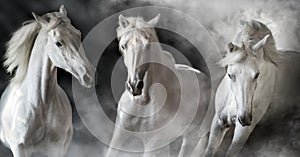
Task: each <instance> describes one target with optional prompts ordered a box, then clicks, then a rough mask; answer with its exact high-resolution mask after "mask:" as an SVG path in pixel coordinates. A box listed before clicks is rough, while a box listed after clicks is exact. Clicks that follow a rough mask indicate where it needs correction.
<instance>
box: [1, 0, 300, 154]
mask: <svg viewBox="0 0 300 157" xmlns="http://www.w3.org/2000/svg"><path fill="white" fill-rule="evenodd" d="M299 3H300V2H298V1H297V0H295V1H291V0H288V1H281V0H276V1H272V0H266V1H252V2H251V3H250V2H246V1H225V2H224V1H222V2H219V1H214V0H213V1H209V2H208V1H202V0H200V1H197V0H194V1H192V0H188V1H185V0H177V1H172V0H171V1H159V0H154V1H144V0H139V1H133V0H121V1H117V0H80V1H75V0H53V1H49V0H28V1H22V0H13V1H10V0H1V1H0V57H1V61H0V62H1V63H3V54H4V53H5V44H6V42H7V41H8V40H9V39H10V37H11V34H12V33H13V32H14V31H15V30H17V29H18V28H19V27H21V25H22V23H23V22H24V21H26V20H31V19H32V15H31V12H32V11H34V12H36V13H38V14H39V15H42V14H44V13H46V12H50V11H54V10H58V8H59V6H60V5H61V4H64V5H65V7H66V9H67V10H68V16H69V17H70V19H71V20H72V23H73V25H74V26H75V27H76V28H78V29H79V30H81V32H82V36H83V38H84V37H85V36H86V35H87V34H88V32H89V31H90V30H91V29H92V28H93V27H94V26H95V25H96V24H98V23H99V22H100V21H102V20H103V19H105V18H106V17H109V16H110V15H112V14H114V13H117V12H119V11H122V10H124V9H128V8H132V7H137V6H148V5H158V6H166V7H170V8H175V9H178V10H181V11H183V12H185V13H187V14H189V15H191V16H193V17H194V18H195V19H197V20H198V21H199V22H200V23H201V24H203V26H204V27H205V28H206V29H207V30H208V31H209V32H210V34H211V35H212V37H213V39H214V40H215V42H216V43H217V45H218V47H219V49H220V50H221V51H223V47H224V45H225V43H227V42H228V41H231V40H232V39H234V37H235V34H236V31H237V30H238V29H239V28H238V24H237V23H238V22H237V21H238V20H240V19H244V18H245V19H249V18H250V19H258V20H261V21H263V22H264V23H269V25H268V26H269V27H270V29H271V30H272V32H273V33H274V37H275V40H276V42H277V46H278V47H279V49H281V50H284V51H285V52H283V61H282V64H281V67H280V68H279V71H280V72H279V74H278V81H277V86H276V91H275V93H274V98H273V101H272V105H271V107H270V114H268V115H266V116H265V118H264V119H263V121H262V122H261V123H260V124H259V125H258V126H257V127H256V129H255V130H254V132H253V133H252V135H251V136H250V138H249V140H248V143H247V145H246V146H245V148H244V150H243V152H242V156H289V157H290V156H299V155H300V114H299V113H300V106H299V105H300V54H299V53H298V52H295V51H300V46H299V35H300V31H298V30H300V29H299V28H300V24H299V20H300V19H299V17H300V16H299V15H300V14H299V10H300V5H299ZM170 18H172V17H170ZM178 27H182V26H178ZM113 29H115V28H113ZM182 29H184V27H183V28H182ZM191 31H197V30H191ZM164 33H166V32H165V31H158V35H159V37H160V39H161V41H165V42H166V44H168V45H171V46H174V47H176V46H177V49H179V50H189V51H193V49H190V48H187V47H186V46H185V44H182V43H179V42H178V40H180V41H182V40H181V39H178V38H179V36H178V35H173V36H170V37H169V38H168V39H166V38H165V39H164V37H165V35H164ZM167 34H168V33H167ZM169 34H170V33H169ZM176 41H177V42H176ZM116 44H117V42H116V41H115V42H114V43H112V47H111V49H109V48H108V50H109V51H117V49H116V47H115V46H116ZM187 44H188V43H187ZM114 45H115V46H114ZM287 50H292V51H287ZM182 52H184V51H182ZM193 54H196V52H195V53H190V54H188V55H187V58H193V57H194V56H192V55H193ZM118 57H120V55H119V53H118V52H115V53H114V54H112V55H111V56H108V57H107V59H108V60H109V59H111V60H115V59H117V58H118ZM198 58H200V60H201V56H200V57H199V56H198ZM190 62H191V64H192V65H193V66H194V67H196V68H200V69H201V68H202V69H203V70H204V71H205V68H203V65H197V63H196V62H195V61H193V60H190ZM8 79H9V76H8V75H7V74H6V73H5V70H4V68H3V66H2V65H1V69H0V93H2V92H3V90H4V89H5V87H6V85H7V84H8ZM58 79H59V84H60V85H61V86H62V87H63V88H64V89H65V91H66V93H67V94H68V96H69V98H70V100H71V102H72V105H73V97H72V88H71V85H72V77H71V75H70V74H67V73H65V72H64V71H63V70H59V71H58ZM111 104H112V105H114V107H113V108H115V107H116V104H115V102H111ZM111 116H112V115H111ZM112 117H113V116H112ZM73 124H74V137H73V141H72V144H71V145H70V148H69V152H68V154H67V156H68V157H81V156H82V157H83V156H84V157H95V156H101V154H102V152H103V151H104V150H105V148H106V146H105V145H104V144H102V143H101V142H100V141H98V140H97V139H96V138H94V137H93V136H92V135H91V134H90V133H89V132H88V131H87V129H86V128H85V126H84V125H83V124H82V122H81V120H80V119H79V117H78V114H77V112H76V109H75V108H74V105H73ZM229 136H230V133H229ZM229 139H230V138H226V139H225V143H226V142H230V141H229ZM225 147H226V146H223V149H225ZM223 149H221V151H223ZM0 156H1V157H2V156H3V157H4V156H12V155H11V153H10V150H9V149H7V148H5V147H4V146H2V145H1V144H0ZM36 156H40V155H39V154H38V155H36Z"/></svg>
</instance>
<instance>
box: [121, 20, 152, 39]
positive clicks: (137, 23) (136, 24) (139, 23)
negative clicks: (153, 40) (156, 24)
mask: <svg viewBox="0 0 300 157" xmlns="http://www.w3.org/2000/svg"><path fill="white" fill-rule="evenodd" d="M126 20H127V21H128V22H129V24H128V26H127V27H125V28H123V27H121V26H119V27H118V28H117V36H118V38H120V37H121V36H123V35H126V34H128V32H130V31H132V30H136V29H143V28H150V27H153V26H150V25H149V24H148V23H147V22H146V21H145V20H144V19H143V18H142V17H140V16H139V17H126ZM143 32H144V33H146V35H147V36H149V38H150V33H147V32H148V31H143Z"/></svg>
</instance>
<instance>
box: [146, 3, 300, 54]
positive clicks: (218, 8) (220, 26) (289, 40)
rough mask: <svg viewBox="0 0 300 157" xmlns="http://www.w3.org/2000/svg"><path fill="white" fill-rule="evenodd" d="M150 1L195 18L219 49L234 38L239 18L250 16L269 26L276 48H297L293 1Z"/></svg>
mask: <svg viewBox="0 0 300 157" xmlns="http://www.w3.org/2000/svg"><path fill="white" fill-rule="evenodd" d="M151 3H152V4H155V5H159V6H161V5H162V6H166V7H171V8H174V9H178V10H180V11H182V12H184V13H187V14H189V15H191V16H192V17H194V18H195V19H197V20H198V21H199V22H200V23H201V24H203V25H204V27H205V28H207V29H208V31H209V32H210V33H211V34H212V36H213V37H214V39H215V40H216V42H217V45H218V46H219V48H220V50H223V49H224V45H225V43H227V42H229V41H232V40H234V38H235V36H236V34H237V32H238V30H239V29H240V28H239V22H240V20H250V19H255V20H258V21H260V22H263V23H265V24H266V25H267V26H268V27H269V28H270V29H271V31H272V32H273V34H274V38H275V40H276V43H277V47H278V48H279V49H285V50H296V51H299V50H300V46H299V35H300V32H299V31H298V30H299V28H300V25H299V24H300V23H299V17H300V3H299V1H297V0H286V1H285V0H264V1H261V0H254V1H246V0H227V1H219V0H209V1H208V0H163V1H162V0H153V1H151ZM182 29H184V28H182Z"/></svg>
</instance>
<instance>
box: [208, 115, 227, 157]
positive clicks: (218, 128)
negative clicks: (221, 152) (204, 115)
mask: <svg viewBox="0 0 300 157" xmlns="http://www.w3.org/2000/svg"><path fill="white" fill-rule="evenodd" d="M228 129H229V128H228V127H227V126H226V125H225V124H223V123H221V122H220V121H219V118H218V116H217V115H216V114H215V116H214V119H213V121H212V125H211V129H210V136H209V140H208V145H207V148H206V150H205V153H204V155H203V156H204V157H212V156H214V155H215V154H216V152H217V149H218V148H219V147H220V145H221V143H222V141H223V138H224V135H225V134H226V132H227V131H228Z"/></svg>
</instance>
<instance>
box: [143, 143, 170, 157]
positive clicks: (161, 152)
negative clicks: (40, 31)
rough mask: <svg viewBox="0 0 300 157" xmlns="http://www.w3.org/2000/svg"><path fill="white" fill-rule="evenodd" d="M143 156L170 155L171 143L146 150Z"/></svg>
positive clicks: (160, 156) (161, 156)
mask: <svg viewBox="0 0 300 157" xmlns="http://www.w3.org/2000/svg"><path fill="white" fill-rule="evenodd" d="M143 157H170V148H169V145H167V146H165V147H163V148H161V149H158V150H155V151H151V152H145V153H144V156H143Z"/></svg>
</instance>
